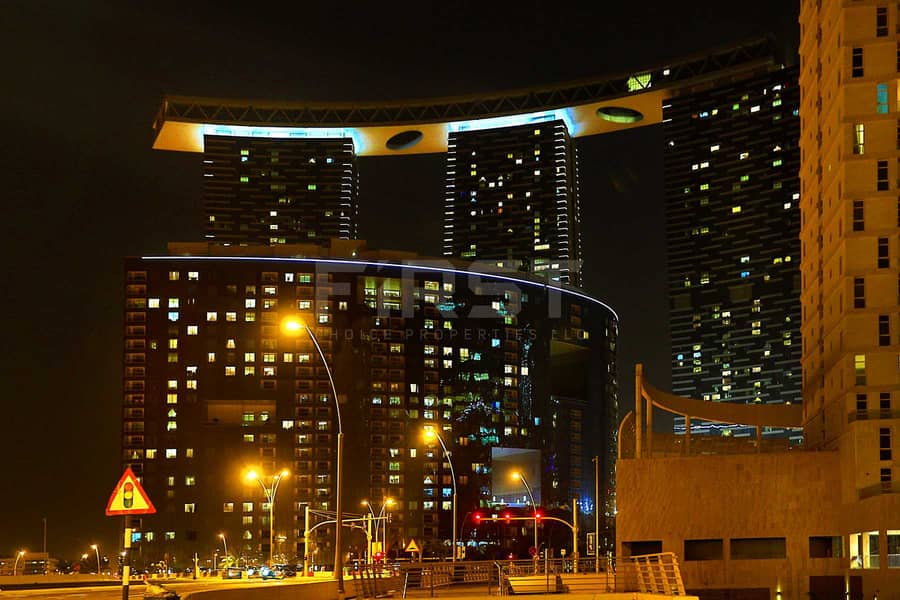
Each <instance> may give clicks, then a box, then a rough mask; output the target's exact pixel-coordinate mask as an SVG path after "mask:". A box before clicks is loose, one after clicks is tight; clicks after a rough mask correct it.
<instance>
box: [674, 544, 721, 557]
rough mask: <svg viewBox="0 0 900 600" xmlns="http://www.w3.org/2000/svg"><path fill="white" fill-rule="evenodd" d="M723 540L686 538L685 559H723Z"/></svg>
mask: <svg viewBox="0 0 900 600" xmlns="http://www.w3.org/2000/svg"><path fill="white" fill-rule="evenodd" d="M723 558H725V553H724V550H723V544H722V540H684V560H722V559H723Z"/></svg>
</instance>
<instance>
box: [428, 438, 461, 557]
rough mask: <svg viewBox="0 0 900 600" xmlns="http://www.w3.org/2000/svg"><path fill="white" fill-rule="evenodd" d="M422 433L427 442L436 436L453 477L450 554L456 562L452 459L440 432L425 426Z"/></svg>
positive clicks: (454, 489) (454, 483)
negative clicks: (451, 550)
mask: <svg viewBox="0 0 900 600" xmlns="http://www.w3.org/2000/svg"><path fill="white" fill-rule="evenodd" d="M424 435H425V441H428V442H433V441H434V440H435V438H437V441H438V442H439V443H440V445H441V450H443V451H444V456H445V457H446V458H447V464H449V465H450V477H452V478H453V504H452V507H451V508H452V509H453V536H452V538H453V554H452V556H453V558H452V561H453V562H456V472H455V471H454V470H453V461H452V460H450V452H449V451H448V450H447V446H446V445H445V444H444V438H442V437H441V434H439V433H438V432H437V431H436V430H434V429H432V428H427V429H425V432H424Z"/></svg>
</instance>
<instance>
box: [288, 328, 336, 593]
mask: <svg viewBox="0 0 900 600" xmlns="http://www.w3.org/2000/svg"><path fill="white" fill-rule="evenodd" d="M281 330H282V331H283V332H284V333H285V334H286V335H290V336H294V337H296V336H297V335H300V333H301V332H303V331H304V330H305V331H306V334H307V335H308V336H309V339H311V340H312V343H313V345H314V346H315V347H316V350H317V351H318V353H319V358H321V359H322V364H323V365H325V372H326V373H327V374H328V383H330V384H331V394H332V395H333V396H334V412H335V414H336V416H337V426H338V434H337V436H338V437H337V478H336V481H335V507H334V508H335V513H336V514H335V521H336V523H335V527H334V576H335V578H336V579H337V588H338V592H339V593H341V594H343V593H344V565H343V561H344V554H343V552H341V527H342V526H343V523H344V511H343V504H342V503H341V479H342V475H343V472H344V427H343V424H342V423H341V407H340V404H339V403H338V395H337V389H336V388H335V387H334V377H332V375H331V368H330V367H329V366H328V361H327V360H325V353H324V352H322V347H321V346H319V340H318V338H316V334H314V333H313V330H312V329H311V328H310V327H309V325H307V324H306V323H304V322H303V321H301V320H300V319H297V318H294V317H286V318H285V319H283V320H282V321H281Z"/></svg>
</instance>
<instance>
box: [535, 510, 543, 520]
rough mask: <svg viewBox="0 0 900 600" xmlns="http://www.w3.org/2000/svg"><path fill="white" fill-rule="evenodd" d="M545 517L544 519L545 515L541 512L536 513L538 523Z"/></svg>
mask: <svg viewBox="0 0 900 600" xmlns="http://www.w3.org/2000/svg"><path fill="white" fill-rule="evenodd" d="M543 517H544V513H542V512H540V511H536V512H535V513H534V518H535V519H537V520H538V521H540V520H541V519H542V518H543Z"/></svg>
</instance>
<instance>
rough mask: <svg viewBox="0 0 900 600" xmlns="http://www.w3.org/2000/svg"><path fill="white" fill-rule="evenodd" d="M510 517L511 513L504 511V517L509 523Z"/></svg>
mask: <svg viewBox="0 0 900 600" xmlns="http://www.w3.org/2000/svg"><path fill="white" fill-rule="evenodd" d="M509 517H510V514H509V513H503V518H504V519H506V522H507V523H509Z"/></svg>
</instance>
